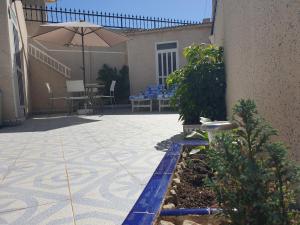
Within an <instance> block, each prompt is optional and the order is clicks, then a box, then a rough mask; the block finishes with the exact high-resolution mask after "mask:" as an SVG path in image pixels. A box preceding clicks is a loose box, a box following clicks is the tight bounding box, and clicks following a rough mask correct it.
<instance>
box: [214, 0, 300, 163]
mask: <svg viewBox="0 0 300 225" xmlns="http://www.w3.org/2000/svg"><path fill="white" fill-rule="evenodd" d="M220 2H221V4H219V7H220V8H222V12H221V13H220V8H219V9H218V11H217V16H216V20H217V21H216V23H215V25H216V26H215V37H213V38H212V39H213V40H215V43H217V44H219V45H222V46H224V50H225V61H226V73H227V85H228V87H227V106H228V111H229V112H231V108H232V107H233V105H234V104H235V103H236V101H237V100H238V99H240V98H252V99H254V100H255V101H256V103H257V106H258V110H259V112H260V114H261V115H262V116H264V117H265V118H266V119H267V120H268V121H269V122H270V123H271V124H272V125H273V127H275V128H276V129H278V130H279V134H280V140H282V141H284V142H285V143H286V144H287V145H288V146H289V147H290V149H291V151H290V154H291V157H292V158H293V159H296V160H298V161H300V149H299V141H300V14H299V9H300V1H299V0H285V1H281V0H275V1H274V0H264V1H261V0H252V1H248V0H226V1H219V3H220ZM220 20H223V25H222V21H220Z"/></svg>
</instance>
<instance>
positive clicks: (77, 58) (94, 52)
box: [37, 42, 127, 83]
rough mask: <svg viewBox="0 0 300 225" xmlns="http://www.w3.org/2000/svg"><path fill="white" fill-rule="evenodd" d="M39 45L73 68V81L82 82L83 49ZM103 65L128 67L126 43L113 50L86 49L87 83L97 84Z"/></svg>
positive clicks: (114, 47) (45, 44)
mask: <svg viewBox="0 0 300 225" xmlns="http://www.w3.org/2000/svg"><path fill="white" fill-rule="evenodd" d="M42 45H43V46H44V47H42V46H41V45H37V46H38V47H39V48H41V49H43V50H45V51H46V52H47V53H48V54H49V55H51V56H52V57H54V58H55V59H57V60H58V61H60V62H61V63H63V64H65V65H66V66H68V67H70V68H71V79H72V80H82V79H83V75H82V69H81V68H82V51H81V47H64V46H58V45H53V44H51V43H45V42H44V43H42ZM103 64H107V65H109V66H111V67H116V68H117V69H120V68H121V67H122V66H124V65H127V53H126V43H122V44H119V45H117V46H113V47H111V48H101V47H85V71H86V82H87V83H95V82H96V79H97V77H98V71H99V70H100V69H101V68H102V66H103Z"/></svg>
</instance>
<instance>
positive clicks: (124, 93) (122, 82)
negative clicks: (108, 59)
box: [97, 64, 130, 103]
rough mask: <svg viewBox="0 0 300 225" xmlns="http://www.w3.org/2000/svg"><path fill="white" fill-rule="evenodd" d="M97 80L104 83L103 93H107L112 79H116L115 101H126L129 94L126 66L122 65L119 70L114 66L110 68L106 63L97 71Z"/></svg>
mask: <svg viewBox="0 0 300 225" xmlns="http://www.w3.org/2000/svg"><path fill="white" fill-rule="evenodd" d="M97 80H98V81H99V82H101V83H104V85H105V90H104V92H105V93H104V94H106V95H109V94H110V93H109V89H110V84H111V82H112V81H113V80H115V81H116V87H115V98H116V102H117V103H127V102H128V97H129V94H130V88H129V87H130V86H129V70H128V66H123V67H122V68H121V69H120V70H119V71H118V70H117V68H116V67H114V68H112V67H110V66H108V65H107V64H104V65H103V67H102V68H101V69H100V70H99V72H98V78H97Z"/></svg>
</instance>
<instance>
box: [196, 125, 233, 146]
mask: <svg viewBox="0 0 300 225" xmlns="http://www.w3.org/2000/svg"><path fill="white" fill-rule="evenodd" d="M234 128H236V125H235V124H233V123H231V122H229V121H212V122H206V123H203V124H202V125H201V129H202V130H204V131H207V133H208V139H209V142H210V143H211V142H213V141H214V140H215V137H216V135H217V134H218V133H219V132H224V131H229V130H232V129H234Z"/></svg>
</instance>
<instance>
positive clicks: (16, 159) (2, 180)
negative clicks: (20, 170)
mask: <svg viewBox="0 0 300 225" xmlns="http://www.w3.org/2000/svg"><path fill="white" fill-rule="evenodd" d="M31 140H32V135H31V136H30V139H29V140H28V141H27V142H26V144H25V145H24V146H23V147H22V150H21V151H20V152H19V154H18V155H17V156H16V158H14V160H13V162H12V163H11V165H9V166H8V168H7V170H6V173H5V174H4V176H3V177H2V179H1V181H0V183H3V182H4V180H5V179H6V178H7V176H8V175H9V174H10V172H11V171H10V170H11V169H12V168H14V167H15V165H16V163H17V161H18V159H19V158H20V156H21V155H22V154H23V152H24V151H25V149H26V147H27V145H28V144H29V142H30V141H31Z"/></svg>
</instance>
